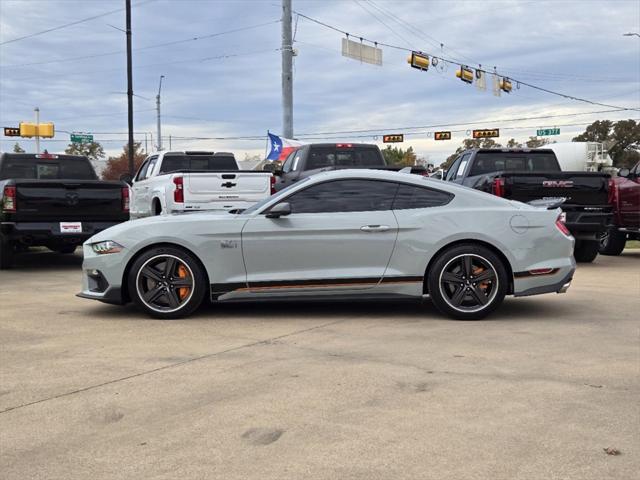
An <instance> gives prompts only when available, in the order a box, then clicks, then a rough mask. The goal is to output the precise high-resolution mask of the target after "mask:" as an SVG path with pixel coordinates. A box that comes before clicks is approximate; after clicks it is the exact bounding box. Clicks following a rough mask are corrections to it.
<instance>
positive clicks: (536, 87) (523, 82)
mask: <svg viewBox="0 0 640 480" xmlns="http://www.w3.org/2000/svg"><path fill="white" fill-rule="evenodd" d="M294 13H295V14H297V15H299V16H300V17H302V18H305V19H307V20H309V21H311V22H313V23H316V24H318V25H321V26H323V27H325V28H328V29H331V30H333V31H336V32H339V33H342V34H343V35H346V36H353V37H356V38H359V39H360V41H366V42H368V43H371V44H374V45H377V46H383V47H387V48H393V49H396V50H401V51H405V52H412V51H413V50H412V49H409V48H405V47H401V46H398V45H393V44H389V43H385V42H379V41H376V40H372V39H369V38H367V37H364V36H362V35H359V34H354V33H349V32H348V31H346V30H342V29H340V28H338V27H335V26H333V25H330V24H328V23H325V22H322V21H320V20H317V19H315V18H312V17H309V16H308V15H304V14H303V13H300V12H298V11H295V10H294ZM423 53H425V54H426V55H429V56H431V57H435V58H438V59H439V60H442V61H445V62H448V63H451V64H454V65H458V66H464V65H466V64H464V63H461V62H459V61H456V60H454V59H451V58H447V57H444V56H442V55H434V54H432V53H429V52H423ZM487 73H495V74H496V75H499V76H502V77H507V78H509V79H510V80H511V81H512V82H513V83H515V84H516V85H518V84H519V85H524V86H527V87H529V88H532V89H534V90H538V91H542V92H545V93H548V94H551V95H556V96H559V97H563V98H567V99H569V100H574V101H577V102H583V103H589V104H591V105H597V106H600V107H608V108H615V109H618V110H629V111H640V108H629V107H621V106H618V105H609V104H606V103H600V102H595V101H592V100H589V99H586V98H581V97H578V96H575V95H569V94H565V93H561V92H557V91H554V90H550V89H548V88H544V87H540V86H538V85H534V84H532V83H529V82H525V81H523V80H520V79H517V78H514V77H510V76H507V75H502V74H501V73H500V72H499V71H498V70H497V68H495V67H494V71H493V72H487Z"/></svg>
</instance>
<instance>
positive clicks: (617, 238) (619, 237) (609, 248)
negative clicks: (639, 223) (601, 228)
mask: <svg viewBox="0 0 640 480" xmlns="http://www.w3.org/2000/svg"><path fill="white" fill-rule="evenodd" d="M626 243H627V234H626V233H624V232H621V231H619V230H618V229H617V228H610V229H609V230H607V232H606V233H605V234H604V235H602V237H600V253H601V254H602V255H620V254H621V253H622V251H623V250H624V247H625V245H626Z"/></svg>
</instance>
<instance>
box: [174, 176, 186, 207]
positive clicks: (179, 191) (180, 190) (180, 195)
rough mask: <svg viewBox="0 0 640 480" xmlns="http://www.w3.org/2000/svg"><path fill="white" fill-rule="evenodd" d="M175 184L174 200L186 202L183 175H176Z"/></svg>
mask: <svg viewBox="0 0 640 480" xmlns="http://www.w3.org/2000/svg"><path fill="white" fill-rule="evenodd" d="M173 184H174V185H175V187H176V188H175V190H174V191H173V201H174V202H176V203H184V183H183V178H182V177H174V178H173Z"/></svg>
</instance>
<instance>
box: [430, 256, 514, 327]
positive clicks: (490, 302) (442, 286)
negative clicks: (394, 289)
mask: <svg viewBox="0 0 640 480" xmlns="http://www.w3.org/2000/svg"><path fill="white" fill-rule="evenodd" d="M427 286H428V289H429V295H430V297H431V301H432V302H433V304H434V305H435V306H436V308H437V309H438V310H440V312H442V313H443V314H445V315H448V316H450V317H453V318H456V319H458V320H479V319H481V318H484V317H486V316H487V315H489V314H490V313H491V312H492V311H494V310H495V309H496V308H498V307H499V306H500V304H501V303H502V301H503V300H504V297H505V295H506V293H507V288H508V286H509V279H508V276H507V270H506V268H505V266H504V264H503V263H502V260H501V259H500V258H499V257H498V256H497V255H496V254H495V253H493V252H492V251H491V250H489V249H488V248H486V247H483V246H480V245H473V244H463V245H457V246H455V247H452V248H449V249H448V250H445V251H444V252H443V253H442V254H440V255H439V256H438V258H436V260H435V262H434V264H433V265H432V267H431V268H430V269H429V273H428V278H427Z"/></svg>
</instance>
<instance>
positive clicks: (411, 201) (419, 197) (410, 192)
mask: <svg viewBox="0 0 640 480" xmlns="http://www.w3.org/2000/svg"><path fill="white" fill-rule="evenodd" d="M452 199H453V194H451V193H448V192H442V191H440V190H432V189H431V188H424V187H418V186H414V185H400V188H399V189H398V193H397V195H396V199H395V201H394V202H393V209H394V210H404V209H410V208H428V207H440V206H442V205H446V204H447V203H449V202H450V201H451V200H452Z"/></svg>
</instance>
